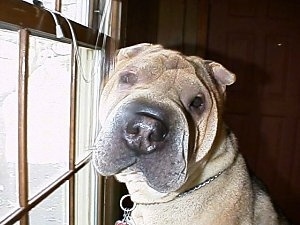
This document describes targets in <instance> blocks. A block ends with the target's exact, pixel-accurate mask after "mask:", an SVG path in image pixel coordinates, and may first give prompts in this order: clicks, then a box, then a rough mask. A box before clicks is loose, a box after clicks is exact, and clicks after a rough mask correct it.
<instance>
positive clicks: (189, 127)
mask: <svg viewBox="0 0 300 225" xmlns="http://www.w3.org/2000/svg"><path fill="white" fill-rule="evenodd" d="M234 81H235V76H234V75H233V74H232V73H230V72H229V71H228V70H226V69H225V68H224V67H223V66H221V65H220V64H218V63H215V62H212V61H206V60H203V59H201V58H198V57H186V56H183V55H181V54H180V53H178V52H176V51H172V50H166V49H163V48H162V46H160V45H150V44H140V45H136V46H132V47H129V48H124V49H121V50H120V51H119V53H118V55H117V57H116V66H115V69H114V71H113V72H112V74H111V76H110V78H109V80H108V82H107V84H106V85H105V87H104V90H103V92H102V95H101V103H100V110H101V118H100V119H101V125H102V129H101V132H100V134H99V137H98V139H97V143H96V150H95V151H94V154H93V162H94V165H95V167H96V169H97V170H98V172H99V173H100V174H102V175H105V176H109V175H116V177H117V179H118V180H119V181H121V182H125V183H126V185H127V187H128V189H129V192H130V193H131V194H132V196H133V199H134V200H136V201H140V202H155V201H156V199H162V198H165V199H167V196H170V195H172V194H171V193H176V191H177V190H179V189H180V188H181V187H182V185H183V184H184V183H185V181H186V179H187V176H188V168H189V166H188V164H194V163H197V162H199V161H201V160H202V159H203V158H204V157H205V156H206V155H207V154H208V152H209V151H210V148H211V146H212V145H213V142H214V139H215V137H216V134H217V128H218V124H219V118H220V115H221V113H220V110H221V109H222V104H223V99H224V94H225V87H226V85H230V84H232V83H233V82H234ZM149 199H151V200H149ZM157 201H159V200H157Z"/></svg>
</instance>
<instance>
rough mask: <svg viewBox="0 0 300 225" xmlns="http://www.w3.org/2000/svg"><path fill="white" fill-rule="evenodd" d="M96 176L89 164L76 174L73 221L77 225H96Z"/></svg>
mask: <svg viewBox="0 0 300 225" xmlns="http://www.w3.org/2000/svg"><path fill="white" fill-rule="evenodd" d="M95 179H96V175H95V173H94V169H93V167H92V164H91V163H89V164H88V165H86V166H85V167H84V168H83V169H82V170H80V171H79V172H78V173H77V174H76V179H75V181H76V192H75V196H76V209H75V216H76V218H75V221H76V224H77V225H82V224H89V225H93V224H96V221H95V220H96V218H97V216H95V215H97V212H96V210H94V208H95V207H96V205H97V201H95V199H97V198H96V187H97V186H96V181H95Z"/></svg>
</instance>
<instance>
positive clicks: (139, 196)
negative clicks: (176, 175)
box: [115, 170, 179, 204]
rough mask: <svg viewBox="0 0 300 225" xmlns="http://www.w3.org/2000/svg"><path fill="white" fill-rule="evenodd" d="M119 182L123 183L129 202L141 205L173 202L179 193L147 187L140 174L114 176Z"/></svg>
mask: <svg viewBox="0 0 300 225" xmlns="http://www.w3.org/2000/svg"><path fill="white" fill-rule="evenodd" d="M115 177H116V179H117V180H118V181H119V182H122V183H125V184H126V187H127V189H128V192H129V194H130V197H131V200H132V201H133V202H136V203H141V204H152V203H162V202H168V201H171V200H173V199H174V198H175V197H176V196H177V195H178V194H179V193H177V192H176V191H170V192H165V193H163V192H159V191H157V190H155V188H153V187H151V186H149V184H148V182H147V180H146V178H145V177H144V176H143V174H142V173H141V172H132V171H130V172H129V170H125V171H122V172H121V173H119V174H116V175H115Z"/></svg>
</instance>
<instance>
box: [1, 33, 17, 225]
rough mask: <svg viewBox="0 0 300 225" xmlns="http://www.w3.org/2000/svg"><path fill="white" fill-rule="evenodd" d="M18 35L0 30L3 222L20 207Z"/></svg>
mask: <svg viewBox="0 0 300 225" xmlns="http://www.w3.org/2000/svg"><path fill="white" fill-rule="evenodd" d="M18 56H19V43H18V33H17V32H12V31H8V30H2V29H0V80H1V82H0V221H1V219H3V218H4V217H5V216H7V215H8V213H10V212H12V211H14V210H15V209H16V207H17V206H18V198H17V196H18V192H17V190H18V189H17V185H18V177H17V167H18V164H17V163H18V158H17V154H18V93H17V92H18V58H19V57H18Z"/></svg>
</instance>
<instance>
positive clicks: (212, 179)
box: [177, 169, 226, 197]
mask: <svg viewBox="0 0 300 225" xmlns="http://www.w3.org/2000/svg"><path fill="white" fill-rule="evenodd" d="M225 170H226V169H224V170H223V171H220V172H219V173H217V174H216V175H214V176H212V177H210V178H208V179H206V180H205V181H203V182H202V183H200V184H198V185H197V186H195V187H193V188H191V189H189V190H187V191H185V192H182V193H181V194H179V195H178V196H177V197H182V196H185V195H188V194H190V193H192V192H194V191H197V190H199V189H201V188H203V187H204V186H206V185H208V184H210V183H211V182H212V181H214V180H215V179H217V178H218V177H219V176H220V175H221V174H222V173H223V172H224V171H225Z"/></svg>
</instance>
